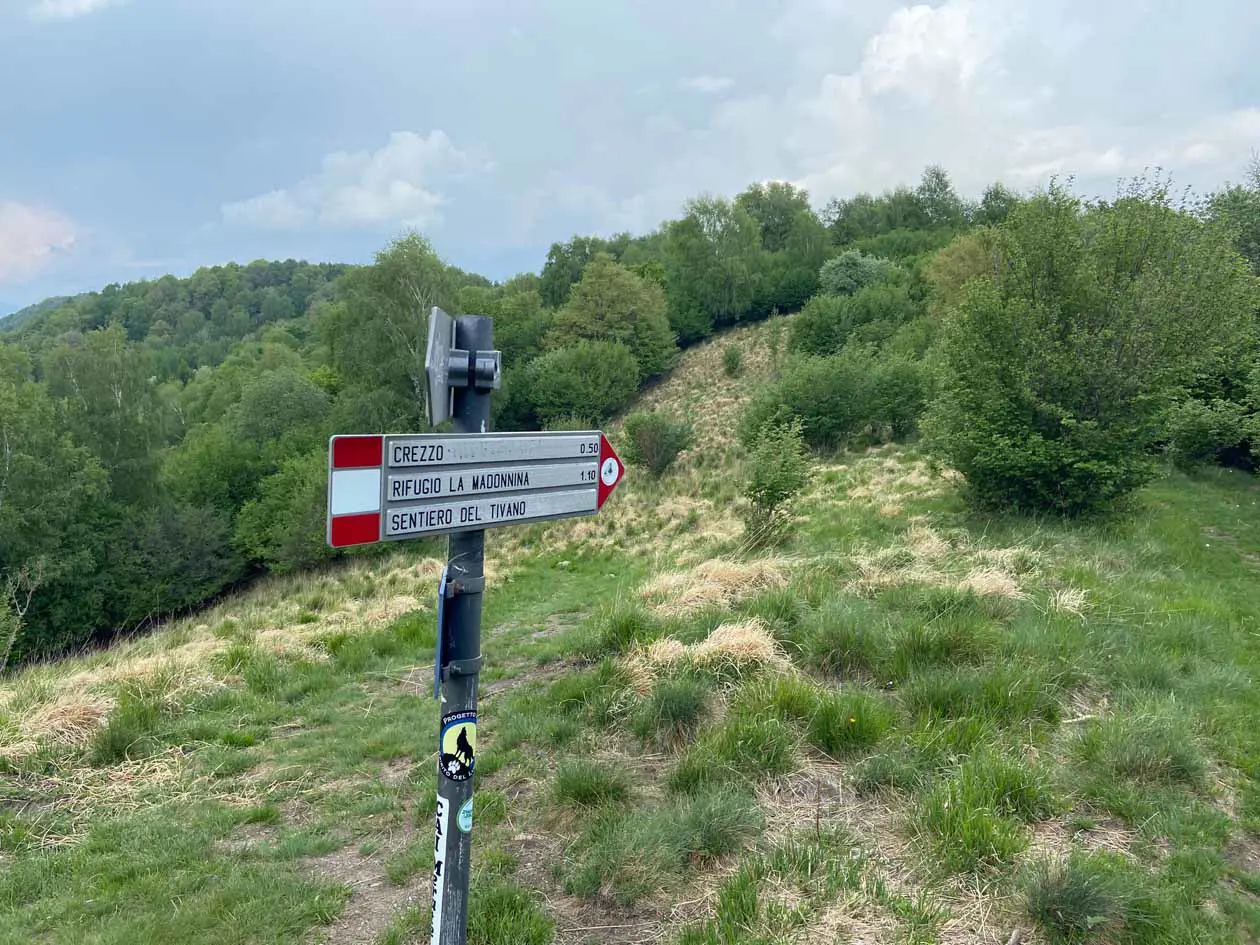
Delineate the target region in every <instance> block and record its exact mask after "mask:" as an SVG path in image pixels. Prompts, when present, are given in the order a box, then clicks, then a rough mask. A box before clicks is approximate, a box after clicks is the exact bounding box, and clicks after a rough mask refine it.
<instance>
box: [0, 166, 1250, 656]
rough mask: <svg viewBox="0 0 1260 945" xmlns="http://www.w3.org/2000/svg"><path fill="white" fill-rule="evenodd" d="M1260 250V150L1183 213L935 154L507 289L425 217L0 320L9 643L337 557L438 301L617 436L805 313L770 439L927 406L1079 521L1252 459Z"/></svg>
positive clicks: (680, 227)
mask: <svg viewBox="0 0 1260 945" xmlns="http://www.w3.org/2000/svg"><path fill="white" fill-rule="evenodd" d="M1257 267H1260V168H1257V167H1253V168H1252V169H1251V171H1250V173H1249V175H1248V176H1247V178H1246V179H1245V180H1244V181H1243V182H1242V183H1240V184H1236V185H1230V186H1227V187H1223V188H1221V189H1220V190H1218V191H1217V192H1215V193H1213V194H1210V195H1208V196H1207V197H1205V198H1204V199H1203V200H1201V201H1198V202H1195V203H1187V204H1178V203H1175V202H1174V201H1173V200H1172V199H1171V198H1170V197H1169V189H1168V186H1167V184H1166V183H1165V182H1161V181H1155V182H1150V181H1139V182H1135V183H1134V185H1133V186H1131V187H1128V188H1127V189H1124V190H1122V191H1121V193H1119V194H1118V195H1117V196H1116V197H1115V198H1114V199H1110V200H1104V201H1092V202H1090V201H1083V200H1081V199H1079V198H1077V197H1074V196H1071V195H1069V194H1067V193H1066V192H1064V191H1063V190H1062V189H1060V188H1057V187H1052V188H1050V189H1049V190H1048V191H1043V192H1039V193H1032V194H1019V193H1016V192H1015V191H1013V190H1011V189H1009V188H1007V187H1005V186H1003V185H1002V184H1000V183H994V184H992V185H991V186H989V187H988V188H987V189H985V190H984V192H983V193H982V194H981V195H980V196H979V197H978V198H977V199H975V200H969V199H967V198H965V197H963V196H961V195H959V194H958V193H957V191H956V190H955V188H954V186H953V184H952V183H951V181H950V179H949V177H948V175H947V174H946V173H945V171H944V170H943V169H941V168H939V167H930V168H928V169H927V170H926V171H925V172H924V174H923V176H922V178H921V180H920V181H919V182H918V184H917V185H915V186H913V187H911V186H901V187H897V188H895V189H893V190H890V191H887V192H885V193H882V194H857V195H854V196H852V197H848V198H844V199H836V200H832V201H830V202H829V203H827V204H826V206H824V207H822V208H821V209H819V210H816V209H815V208H814V206H813V205H812V204H811V202H810V197H809V195H808V194H807V193H805V192H804V191H802V190H800V189H799V188H796V187H793V186H792V185H790V184H785V183H779V182H772V183H760V184H755V185H752V186H750V187H749V188H747V189H746V190H745V191H744V192H742V193H740V194H738V195H735V196H734V197H733V198H727V197H723V196H718V195H712V194H705V195H700V196H698V197H696V198H695V199H693V200H691V201H689V202H687V203H686V205H685V206H684V207H683V208H682V211H681V214H680V216H679V217H678V218H677V219H674V220H669V221H665V222H663V223H662V224H661V225H660V226H659V227H658V228H657V229H656V230H654V231H652V232H650V233H646V234H640V235H631V234H628V233H621V234H615V235H612V236H596V235H585V236H583V235H575V236H573V237H571V238H569V239H568V240H565V241H561V242H556V243H555V244H553V245H552V247H551V248H550V250H549V251H548V253H547V256H546V259H545V262H544V265H543V267H542V269H541V271H540V272H539V273H537V274H535V273H523V274H520V275H517V276H515V277H513V278H511V279H507V280H504V281H502V282H494V281H491V280H489V279H485V278H483V277H481V276H478V275H475V274H471V273H467V272H464V271H462V270H460V269H458V268H456V267H454V266H451V265H450V264H448V263H447V262H446V261H445V260H443V259H442V258H441V257H440V256H439V254H438V253H437V252H436V251H435V249H434V247H433V246H432V245H431V244H430V243H429V241H428V240H427V239H426V238H424V237H423V236H422V235H420V234H416V233H410V234H406V235H404V236H401V237H399V238H398V239H396V240H395V241H393V242H392V243H391V244H390V245H388V246H386V247H385V248H383V249H382V250H381V251H380V252H379V253H378V255H377V257H376V259H375V261H374V262H373V263H372V264H371V265H366V266H345V265H335V264H311V263H305V262H298V261H294V260H286V261H283V262H262V261H259V262H254V263H250V264H249V265H244V266H241V265H228V266H219V267H213V268H206V269H201V270H198V271H197V272H196V273H194V274H193V275H191V276H189V277H188V278H183V279H180V278H175V277H173V276H165V277H162V278H160V279H156V280H152V281H147V282H137V283H132V284H128V285H110V286H107V287H105V288H104V289H102V290H101V291H100V292H92V293H88V294H85V295H81V296H77V297H74V298H67V299H52V300H48V301H47V302H44V303H41V304H40V305H38V306H33V307H32V308H31V309H27V310H24V311H23V312H21V313H18V314H17V315H16V316H12V317H10V318H8V319H5V320H2V321H0V592H3V596H2V597H0V659H2V658H3V655H4V651H5V643H6V640H8V641H10V642H11V644H12V646H11V653H9V654H8V658H9V660H10V661H11V662H12V661H18V660H28V659H32V658H36V657H40V656H44V655H49V654H55V653H58V652H61V651H64V650H67V649H70V648H75V647H79V646H82V645H84V644H86V643H88V642H90V641H93V640H104V639H108V638H109V637H110V636H111V635H113V634H117V633H123V632H131V631H134V630H136V629H139V628H143V627H145V626H146V625H148V624H150V623H151V622H153V621H155V620H157V619H159V618H161V617H163V616H165V615H167V614H170V613H172V612H176V611H179V610H182V609H186V608H190V607H194V606H197V605H199V604H201V603H203V602H205V601H207V600H208V599H210V598H212V597H214V596H215V595H217V594H219V593H221V592H223V591H224V590H225V589H227V588H230V587H232V586H233V585H235V584H237V583H238V582H240V581H243V580H247V579H249V578H250V577H253V576H257V575H260V574H263V573H266V572H285V571H292V570H296V569H301V568H307V567H311V566H314V565H317V564H319V563H320V562H322V561H325V560H327V559H329V558H330V557H332V556H333V553H332V552H331V551H330V550H329V549H328V548H327V547H326V545H325V542H324V525H323V521H324V503H325V496H324V493H325V489H326V463H327V456H326V453H327V439H328V437H329V435H330V434H332V433H334V432H340V433H345V432H369V431H382V430H391V431H395V430H424V429H427V427H426V425H425V422H424V397H423V394H422V391H423V381H424V377H423V346H424V341H425V337H426V327H427V313H428V311H429V310H430V308H431V307H432V306H434V305H437V306H441V307H442V308H443V309H445V310H446V311H448V312H451V313H459V312H471V313H479V314H486V315H491V316H493V317H494V319H495V337H496V343H497V346H498V347H499V348H500V349H501V350H502V351H503V356H504V364H505V376H504V383H503V389H502V391H501V392H500V393H499V394H498V395H496V398H495V404H494V411H495V419H494V423H495V425H496V428H497V429H503V430H509V429H531V428H546V427H549V426H563V425H567V424H572V423H581V424H591V425H599V424H604V423H606V422H607V421H609V420H610V419H612V418H613V417H614V416H616V415H618V414H619V413H620V412H621V411H623V410H624V409H626V408H627V407H628V406H630V405H631V404H632V402H633V400H634V398H635V396H636V392H637V390H638V389H639V387H640V386H641V385H642V384H644V383H646V382H649V381H650V380H651V379H653V378H656V377H659V376H660V375H661V374H663V373H665V372H668V371H669V370H670V369H671V367H672V366H673V365H674V364H675V362H676V359H677V357H678V354H679V351H680V349H682V348H685V347H687V346H690V345H694V344H697V343H700V342H702V341H704V340H705V339H706V338H709V337H710V336H712V335H713V334H715V333H716V332H719V331H721V330H722V329H724V328H726V327H728V326H732V325H737V324H740V323H744V322H748V321H754V320H762V319H768V318H774V317H776V316H781V315H786V314H789V313H799V314H796V315H794V316H793V318H792V319H791V320H790V321H789V322H788V323H787V329H788V330H787V331H786V332H785V333H784V336H785V338H786V351H785V352H784V357H783V360H782V363H781V365H780V368H779V371H778V375H777V378H776V379H775V380H773V381H772V382H771V383H769V384H768V385H766V386H764V387H763V388H761V389H759V390H757V391H755V392H753V396H752V400H751V406H750V408H749V411H748V414H747V416H746V417H745V420H744V430H743V432H744V436H745V438H746V439H748V441H749V442H752V441H753V440H755V438H756V436H757V433H758V431H759V430H761V429H766V428H767V426H766V425H767V424H774V425H775V428H779V427H781V426H782V424H784V423H794V424H798V425H799V428H800V430H801V431H802V434H803V436H804V437H805V439H806V441H807V442H808V443H809V444H810V445H812V446H813V447H815V448H818V449H836V448H844V447H849V446H862V445H864V444H870V443H878V442H884V441H888V440H901V439H906V438H911V437H915V436H918V435H919V429H920V426H921V425H922V426H923V434H924V443H925V445H926V446H927V447H928V448H929V449H931V450H933V451H934V452H935V453H936V454H937V455H938V456H939V457H940V458H941V459H942V460H943V461H945V462H948V463H950V464H952V465H953V466H955V468H957V469H959V470H960V471H961V472H962V473H963V475H964V476H965V477H966V479H967V482H968V487H969V490H970V495H971V497H972V498H973V499H974V500H975V501H977V502H981V503H985V504H988V505H995V506H1001V507H1016V508H1019V509H1026V510H1030V511H1050V512H1054V513H1059V514H1081V513H1084V512H1089V511H1095V510H1098V509H1101V508H1103V507H1107V506H1110V505H1112V504H1114V503H1115V502H1117V501H1120V500H1122V499H1124V498H1125V497H1126V496H1128V495H1130V494H1131V493H1132V492H1133V490H1134V489H1135V488H1137V486H1138V485H1140V484H1141V483H1143V482H1145V481H1147V480H1149V478H1150V477H1151V476H1153V475H1156V474H1157V472H1158V469H1159V466H1160V463H1162V462H1166V461H1171V462H1176V463H1181V464H1185V465H1192V464H1195V463H1226V464H1230V465H1235V466H1239V467H1242V468H1245V469H1249V470H1254V468H1255V466H1256V463H1257V456H1256V449H1255V447H1256V446H1257V445H1258V444H1260V361H1258V357H1257V355H1258V352H1260V331H1258V329H1257V308H1258V301H1257V300H1258V298H1260V295H1258V294H1257V280H1256V272H1257ZM354 553H368V554H370V553H373V552H372V550H371V549H368V550H367V551H359V552H354ZM0 665H2V663H0Z"/></svg>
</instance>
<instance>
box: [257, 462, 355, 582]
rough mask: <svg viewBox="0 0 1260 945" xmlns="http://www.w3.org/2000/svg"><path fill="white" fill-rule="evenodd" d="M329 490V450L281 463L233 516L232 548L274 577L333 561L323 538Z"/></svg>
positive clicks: (331, 553) (330, 551)
mask: <svg viewBox="0 0 1260 945" xmlns="http://www.w3.org/2000/svg"><path fill="white" fill-rule="evenodd" d="M327 492H328V451H327V449H322V450H314V451H312V452H310V453H307V454H304V455H299V456H292V457H290V458H289V459H287V460H285V462H284V463H283V464H282V465H281V466H280V469H279V470H278V471H277V472H276V473H274V474H273V475H271V476H268V477H267V478H266V479H264V480H263V481H262V483H261V484H260V486H259V491H258V498H256V499H253V500H251V501H249V502H247V503H246V504H245V506H244V508H242V509H241V512H240V515H239V516H237V520H236V534H235V544H236V547H237V548H238V549H239V550H240V551H241V553H243V554H244V555H245V556H246V557H248V558H250V559H252V560H254V561H260V562H262V563H263V564H265V565H266V566H267V567H268V568H269V569H270V570H272V571H275V572H277V573H284V572H287V571H295V570H299V569H301V568H305V567H310V566H311V565H313V564H316V563H317V562H319V561H323V560H325V559H327V558H330V557H332V555H333V552H332V550H331V549H330V548H329V547H328V545H327V542H326V540H325V537H324V529H325V515H326V511H325V510H326V508H327V506H326V496H327Z"/></svg>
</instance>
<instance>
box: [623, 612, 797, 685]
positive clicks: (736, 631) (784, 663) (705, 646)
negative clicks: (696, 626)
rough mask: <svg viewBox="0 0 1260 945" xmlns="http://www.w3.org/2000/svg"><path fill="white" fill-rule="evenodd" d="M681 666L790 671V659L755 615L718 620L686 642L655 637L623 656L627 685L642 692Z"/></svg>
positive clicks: (701, 668)
mask: <svg viewBox="0 0 1260 945" xmlns="http://www.w3.org/2000/svg"><path fill="white" fill-rule="evenodd" d="M681 667H691V668H694V669H700V670H709V671H712V670H719V671H720V670H733V671H735V672H736V673H744V672H747V671H749V670H752V669H761V670H765V669H769V670H773V671H775V672H790V671H791V668H792V663H791V660H789V659H788V657H787V654H786V653H784V652H783V650H782V649H781V648H780V647H779V644H778V643H777V642H776V641H775V639H774V637H773V636H772V635H771V633H770V630H769V628H767V627H766V625H765V624H764V623H762V622H761V620H760V619H758V618H753V619H751V620H741V621H738V622H733V623H724V624H721V625H719V626H717V627H715V628H714V629H713V630H712V631H711V632H710V633H709V635H708V636H707V637H705V638H704V639H703V640H701V641H700V642H699V643H694V644H692V645H690V646H688V645H687V644H685V643H683V642H681V641H679V640H675V639H673V638H672V637H666V638H665V639H662V640H655V641H653V642H652V643H649V644H648V645H647V646H643V647H639V648H638V649H636V650H635V651H633V652H632V653H631V654H630V655H629V656H628V657H627V658H626V660H625V669H626V673H627V675H628V676H629V677H630V680H631V685H632V686H633V688H634V689H635V690H636V691H637V692H639V693H640V694H642V695H646V694H647V693H649V692H651V691H652V687H653V686H654V685H655V684H656V680H657V679H658V678H659V677H660V675H661V673H662V672H663V671H664V672H669V671H673V670H676V669H678V668H681Z"/></svg>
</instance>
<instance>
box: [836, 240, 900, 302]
mask: <svg viewBox="0 0 1260 945" xmlns="http://www.w3.org/2000/svg"><path fill="white" fill-rule="evenodd" d="M901 275H902V273H901V272H900V271H899V270H898V267H897V265H896V264H895V263H892V262H889V261H888V260H887V259H880V258H879V257H878V256H867V255H866V254H865V253H863V252H861V251H859V250H856V249H846V250H845V251H844V252H842V253H840V255H838V256H835V257H833V258H831V259H828V260H827V261H826V262H825V263H823V266H822V270H821V272H820V273H819V283H820V288H821V289H822V291H823V292H826V293H827V294H828V295H853V294H854V293H855V292H858V291H860V290H861V289H864V288H866V286H868V285H872V284H874V283H876V282H880V281H882V280H885V279H896V278H899V277H900V276H901Z"/></svg>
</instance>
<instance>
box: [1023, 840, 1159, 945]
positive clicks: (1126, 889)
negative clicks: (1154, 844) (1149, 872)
mask: <svg viewBox="0 0 1260 945" xmlns="http://www.w3.org/2000/svg"><path fill="white" fill-rule="evenodd" d="M1146 885H1149V881H1148V880H1144V879H1143V877H1142V875H1141V873H1139V872H1137V871H1136V870H1134V868H1133V866H1132V864H1130V863H1129V862H1127V861H1126V860H1125V859H1124V858H1123V857H1119V856H1116V855H1115V854H1106V853H1081V852H1079V851H1077V852H1074V853H1073V854H1072V855H1071V856H1070V857H1068V858H1067V859H1065V860H1061V861H1045V860H1042V861H1040V862H1038V863H1036V864H1035V865H1033V866H1032V867H1031V868H1030V869H1029V871H1028V874H1027V876H1026V877H1025V879H1024V890H1023V892H1024V908H1025V910H1026V911H1027V914H1028V917H1029V918H1030V919H1031V920H1032V921H1033V922H1035V923H1036V924H1037V926H1038V927H1039V928H1040V929H1041V931H1042V933H1043V934H1044V935H1045V937H1046V940H1047V941H1049V942H1051V943H1055V945H1069V943H1076V942H1106V941H1121V940H1126V939H1134V938H1138V939H1139V940H1140V935H1141V933H1142V932H1144V931H1146V932H1152V931H1154V929H1152V928H1151V926H1152V924H1153V922H1154V920H1155V918H1156V916H1155V914H1153V913H1152V912H1150V911H1144V908H1143V907H1144V903H1143V899H1144V898H1147V897H1148V896H1149V893H1147V892H1146V891H1145V890H1144V889H1143V887H1144V886H1146Z"/></svg>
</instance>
